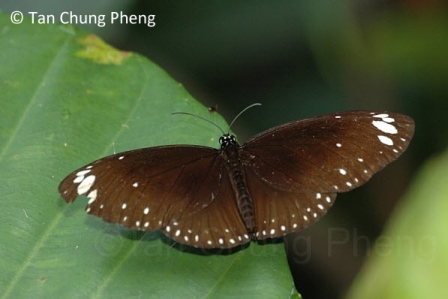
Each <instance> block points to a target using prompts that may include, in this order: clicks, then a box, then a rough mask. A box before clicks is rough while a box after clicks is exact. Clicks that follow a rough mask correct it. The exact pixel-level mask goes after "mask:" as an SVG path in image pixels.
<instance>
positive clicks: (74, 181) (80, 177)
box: [73, 176, 84, 184]
mask: <svg viewBox="0 0 448 299" xmlns="http://www.w3.org/2000/svg"><path fill="white" fill-rule="evenodd" d="M82 180H84V177H83V176H77V177H76V178H75V179H74V180H73V183H75V184H78V183H81V182H82Z"/></svg>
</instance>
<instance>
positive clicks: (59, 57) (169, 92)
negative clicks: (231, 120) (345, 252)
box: [0, 15, 298, 298]
mask: <svg viewBox="0 0 448 299" xmlns="http://www.w3.org/2000/svg"><path fill="white" fill-rule="evenodd" d="M0 47H1V51H0V55H1V56H0V66H1V67H0V97H1V112H0V182H1V184H0V194H1V212H0V213H1V218H2V220H1V221H0V269H1V271H0V295H1V296H2V298H61V297H64V298H86V297H91V298H103V297H104V298H130V297H146V298H244V297H245V298H290V297H297V296H298V295H297V293H296V292H295V290H294V286H293V281H292V278H291V275H290V272H289V269H288V265H287V261H286V257H285V253H284V249H283V245H282V244H271V245H264V246H262V245H258V244H251V245H250V247H249V248H247V249H245V250H241V251H238V252H236V253H233V254H214V255H210V254H198V252H193V253H192V252H188V251H184V250H182V248H178V247H176V246H170V244H169V242H166V240H165V239H163V238H161V236H160V234H159V233H157V232H156V233H146V234H144V233H142V232H135V231H130V230H127V229H125V228H123V227H121V226H117V225H111V224H108V223H104V222H103V221H101V220H100V219H97V218H95V217H92V216H88V215H86V214H85V212H84V210H83V207H84V205H85V204H86V199H85V198H80V199H78V200H77V201H76V202H75V203H74V204H70V205H67V204H65V202H64V201H63V200H62V199H61V198H60V196H59V194H58V192H57V187H58V184H59V182H60V180H61V179H63V178H64V177H65V176H66V175H67V174H68V173H69V172H71V171H73V170H74V169H76V168H78V167H80V166H82V165H84V164H86V163H89V162H90V161H92V160H95V159H98V158H100V157H102V156H105V155H109V154H112V153H113V152H114V151H117V152H119V151H124V150H129V149H134V148H139V147H145V146H153V145H160V144H176V143H191V144H202V145H208V146H217V137H219V134H220V132H219V131H218V130H217V128H215V127H214V126H211V125H210V124H208V123H206V122H204V121H201V120H199V119H196V118H192V117H188V116H184V115H171V113H172V112H174V111H185V112H190V113H194V114H197V115H200V116H202V117H205V118H207V119H210V120H212V121H213V122H215V123H217V124H218V125H219V126H221V127H223V128H224V129H226V128H227V125H226V122H225V121H224V120H223V119H222V118H221V117H220V116H219V115H218V114H216V113H209V112H208V111H207V109H206V108H205V107H203V106H202V105H201V104H200V103H198V102H197V101H195V100H194V99H193V98H192V97H191V96H190V95H189V94H188V92H186V91H185V89H184V88H183V87H182V85H181V84H179V83H177V82H175V81H174V80H173V79H172V78H170V77H169V75H167V74H166V73H165V72H164V71H163V70H161V69H160V68H159V67H157V66H156V65H154V64H153V63H151V62H150V61H149V60H147V59H146V58H144V57H142V56H139V55H137V54H134V53H126V52H120V51H117V50H115V49H113V48H112V47H110V46H108V45H107V44H105V43H103V42H102V41H101V40H100V39H99V38H97V37H96V36H93V35H90V34H88V33H86V32H83V31H80V30H78V29H77V28H74V27H71V26H62V25H37V24H34V25H32V24H30V22H29V20H25V22H24V23H23V24H21V25H13V24H11V22H10V20H9V16H8V15H0Z"/></svg>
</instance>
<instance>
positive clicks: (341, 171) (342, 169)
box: [339, 168, 347, 175]
mask: <svg viewBox="0 0 448 299" xmlns="http://www.w3.org/2000/svg"><path fill="white" fill-rule="evenodd" d="M339 173H340V174H342V175H346V174H347V171H346V170H345V169H344V168H340V169H339Z"/></svg>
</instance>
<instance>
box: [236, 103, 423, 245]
mask: <svg viewBox="0 0 448 299" xmlns="http://www.w3.org/2000/svg"><path fill="white" fill-rule="evenodd" d="M413 133H414V121H413V120H412V119H411V118H410V117H408V116H406V115H402V114H397V113H388V112H369V111H351V112H343V113H335V114H327V115H323V116H318V117H313V118H310V119H305V120H300V121H295V122H291V123H288V124H285V125H282V126H278V127H275V128H272V129H270V130H268V131H265V132H263V133H261V134H259V135H257V136H255V137H254V138H252V139H251V140H249V141H248V142H246V143H245V144H244V145H243V146H242V147H241V149H240V157H241V161H243V165H244V168H245V174H246V181H247V184H248V188H249V192H250V194H251V197H252V200H253V202H254V208H255V218H256V221H257V230H258V235H259V237H258V238H259V239H260V238H264V236H266V237H277V236H281V235H284V234H286V233H289V232H292V231H296V230H299V229H300V228H303V227H305V226H307V225H309V224H311V223H312V222H314V221H316V220H317V219H318V218H319V217H320V216H322V215H323V214H324V213H325V212H326V211H327V210H328V208H329V207H330V206H331V204H332V203H333V201H334V199H335V198H336V192H345V191H349V190H352V189H354V188H356V187H358V186H361V185H362V184H364V183H365V182H367V181H368V180H369V179H370V178H371V177H372V175H373V174H375V173H376V172H378V171H380V170H381V169H383V168H384V167H385V166H386V165H387V164H388V163H390V162H392V161H394V160H395V159H397V158H398V157H399V156H400V155H401V154H402V153H403V152H404V151H405V150H406V148H407V147H408V145H409V142H410V140H411V138H412V136H413ZM293 215H294V216H293Z"/></svg>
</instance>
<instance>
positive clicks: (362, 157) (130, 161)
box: [59, 111, 414, 248]
mask: <svg viewBox="0 0 448 299" xmlns="http://www.w3.org/2000/svg"><path fill="white" fill-rule="evenodd" d="M413 133H414V122H413V120H412V119H411V118H410V117H408V116H406V115H403V114H398V113H389V112H371V111H349V112H342V113H334V114H327V115H322V116H317V117H313V118H309V119H305V120H300V121H295V122H291V123H287V124H284V125H280V126H278V127H274V128H272V129H270V130H268V131H265V132H262V133H260V134H258V135H256V136H254V137H253V138H251V139H250V140H249V141H247V142H246V143H244V144H242V145H239V144H238V143H237V142H236V140H235V137H234V136H232V135H228V134H224V135H223V136H222V137H221V138H220V143H221V148H220V149H214V148H209V147H203V146H193V145H172V146H158V147H151V148H143V149H137V150H133V151H128V152H124V153H119V154H115V155H112V156H109V157H105V158H102V159H100V160H97V161H95V162H92V163H90V164H88V165H86V166H84V167H81V168H80V169H78V170H76V171H74V172H73V173H71V174H69V175H68V176H67V177H66V178H65V179H64V180H63V181H62V182H61V184H60V185H59V192H60V193H61V196H62V197H63V198H64V199H65V200H66V201H67V202H72V201H74V200H75V199H76V198H77V197H78V196H79V195H85V196H87V197H88V199H89V200H88V203H87V207H86V211H87V212H88V213H89V214H93V215H95V216H98V217H100V218H102V219H103V220H105V221H108V222H112V223H120V224H122V225H124V226H126V227H129V228H131V229H139V230H147V231H151V230H157V229H160V230H162V232H164V233H165V234H166V235H168V236H169V237H171V238H172V239H174V240H175V241H177V242H179V243H183V244H187V245H191V246H194V247H199V248H231V247H235V246H238V245H242V244H245V243H248V242H250V241H251V240H253V239H256V240H263V239H266V238H275V237H281V236H284V235H285V234H288V233H291V232H295V231H298V230H301V229H303V228H305V227H307V226H309V225H310V224H312V223H314V222H315V221H317V220H318V219H319V218H320V217H321V216H323V215H324V214H325V213H326V211H327V210H328V209H329V208H330V207H331V205H332V204H333V202H334V200H335V198H336V194H337V193H338V192H346V191H349V190H352V189H354V188H356V187H358V186H360V185H362V184H364V183H365V182H367V181H368V180H369V179H370V177H371V176H372V175H373V174H375V173H376V172H378V171H380V170H381V169H382V168H384V167H385V166H386V165H387V164H388V163H390V162H392V161H394V160H395V159H397V158H398V157H399V156H400V155H401V154H402V153H403V152H404V151H405V150H406V148H407V146H408V145H409V142H410V140H411V138H412V136H413Z"/></svg>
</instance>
